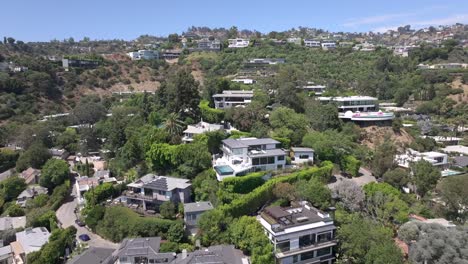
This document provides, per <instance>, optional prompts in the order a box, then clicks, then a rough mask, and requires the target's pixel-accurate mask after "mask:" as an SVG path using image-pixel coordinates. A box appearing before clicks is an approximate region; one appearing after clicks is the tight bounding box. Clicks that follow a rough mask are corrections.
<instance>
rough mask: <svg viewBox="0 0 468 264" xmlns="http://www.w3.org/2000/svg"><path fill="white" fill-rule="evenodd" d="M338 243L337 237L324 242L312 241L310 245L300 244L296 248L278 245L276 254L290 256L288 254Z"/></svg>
mask: <svg viewBox="0 0 468 264" xmlns="http://www.w3.org/2000/svg"><path fill="white" fill-rule="evenodd" d="M334 245H336V240H335V239H332V240H327V241H323V242H316V243H312V244H310V245H304V246H299V247H298V248H294V249H290V248H287V247H285V248H283V249H282V248H279V247H277V248H276V254H277V255H279V256H281V257H285V256H288V255H294V254H297V252H298V251H305V252H307V251H310V250H311V249H314V248H323V247H328V246H334Z"/></svg>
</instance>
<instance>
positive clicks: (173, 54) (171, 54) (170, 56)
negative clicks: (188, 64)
mask: <svg viewBox="0 0 468 264" xmlns="http://www.w3.org/2000/svg"><path fill="white" fill-rule="evenodd" d="M181 54H182V50H164V51H163V52H162V57H163V59H165V60H174V59H178V58H179V57H180V55H181Z"/></svg>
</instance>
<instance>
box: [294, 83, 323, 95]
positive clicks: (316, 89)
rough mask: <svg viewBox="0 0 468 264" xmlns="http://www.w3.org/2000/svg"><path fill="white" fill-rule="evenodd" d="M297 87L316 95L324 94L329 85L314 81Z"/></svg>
mask: <svg viewBox="0 0 468 264" xmlns="http://www.w3.org/2000/svg"><path fill="white" fill-rule="evenodd" d="M297 88H298V89H302V90H304V91H306V92H313V93H314V94H315V95H322V94H323V93H324V92H325V90H326V88H327V87H326V86H325V85H318V84H317V85H316V84H314V83H313V82H307V85H304V86H298V87H297Z"/></svg>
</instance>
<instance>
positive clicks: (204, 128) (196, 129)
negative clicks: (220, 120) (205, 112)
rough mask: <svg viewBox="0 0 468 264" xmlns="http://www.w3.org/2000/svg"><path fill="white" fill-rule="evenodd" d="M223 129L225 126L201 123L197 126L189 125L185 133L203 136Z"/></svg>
mask: <svg viewBox="0 0 468 264" xmlns="http://www.w3.org/2000/svg"><path fill="white" fill-rule="evenodd" d="M223 128H224V127H223V125H219V124H210V123H207V122H203V121H201V122H200V123H198V124H195V125H188V126H187V129H185V130H184V133H190V134H202V133H205V132H209V131H217V130H221V129H223Z"/></svg>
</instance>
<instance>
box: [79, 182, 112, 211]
mask: <svg viewBox="0 0 468 264" xmlns="http://www.w3.org/2000/svg"><path fill="white" fill-rule="evenodd" d="M118 194H119V193H118V192H117V190H116V188H114V185H113V184H112V183H109V182H107V183H103V184H100V185H98V186H94V187H92V189H91V190H90V191H88V192H86V193H85V194H84V198H85V199H86V204H87V205H90V206H93V205H97V204H99V203H101V202H103V201H105V200H106V199H108V198H111V197H112V196H114V195H118Z"/></svg>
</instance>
